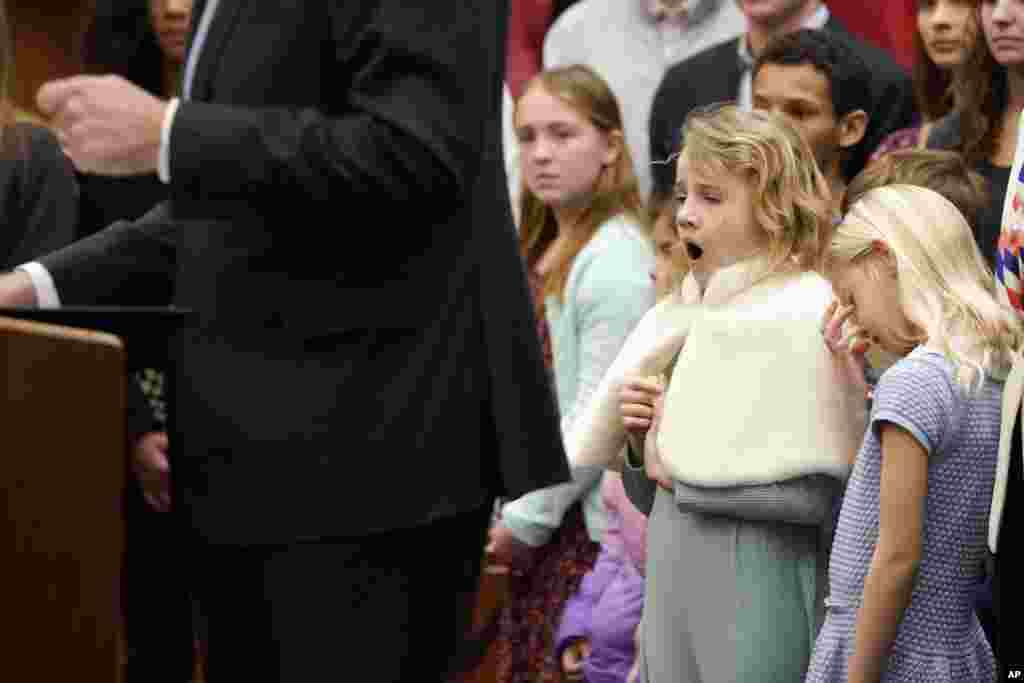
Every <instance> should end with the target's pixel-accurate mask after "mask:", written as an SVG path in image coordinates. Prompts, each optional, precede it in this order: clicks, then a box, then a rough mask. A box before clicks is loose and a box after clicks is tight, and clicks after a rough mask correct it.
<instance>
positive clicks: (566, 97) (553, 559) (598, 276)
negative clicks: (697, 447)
mask: <svg viewBox="0 0 1024 683" xmlns="http://www.w3.org/2000/svg"><path fill="white" fill-rule="evenodd" d="M514 127H515V131H516V137H517V139H518V143H519V154H520V171H521V177H522V183H523V187H522V191H521V195H520V196H521V200H520V211H519V215H520V221H521V226H520V245H521V249H522V252H523V257H524V260H525V262H526V265H527V268H528V270H529V272H530V275H531V279H532V280H533V281H534V283H535V292H536V300H537V309H538V314H539V315H538V318H539V319H540V321H541V324H542V326H543V327H545V328H546V329H545V330H542V338H546V339H547V340H548V342H549V344H550V358H551V370H552V383H553V388H554V390H555V392H556V394H557V398H558V405H559V409H560V410H561V413H562V426H563V434H564V433H566V431H567V430H568V429H569V427H570V425H571V424H572V422H573V419H574V417H575V415H576V414H577V413H578V411H579V410H580V408H581V406H583V405H585V403H586V401H587V399H588V397H589V396H590V395H591V394H592V393H593V392H594V390H595V389H596V388H597V385H598V384H599V382H600V381H601V378H602V376H603V375H604V372H605V370H606V369H607V368H608V366H609V365H610V364H611V362H612V360H614V358H615V356H616V355H617V354H618V351H619V349H620V347H621V346H622V344H623V342H624V341H625V340H626V338H627V337H628V336H629V333H630V332H631V331H632V329H633V327H634V326H635V325H636V323H637V322H638V321H639V320H640V318H641V317H642V316H643V314H644V313H645V312H646V311H647V309H648V308H650V306H651V305H652V304H653V302H654V287H653V283H652V281H651V278H650V272H651V270H652V268H653V265H654V251H653V248H652V246H651V243H650V239H649V237H648V235H647V231H646V229H645V225H644V221H643V219H642V217H641V203H640V196H639V190H638V186H637V181H636V176H635V173H634V169H633V163H632V159H631V156H630V153H629V149H628V147H627V146H626V143H625V140H624V138H623V133H622V117H621V113H620V110H619V106H618V103H617V102H616V100H615V98H614V96H613V95H612V93H611V91H610V90H609V88H608V86H607V84H606V83H605V82H604V81H603V80H601V78H600V77H599V76H598V75H597V74H596V73H594V72H593V71H592V70H590V69H589V68H586V67H582V66H572V67H566V68H562V69H555V70H551V71H545V72H543V73H541V74H539V75H538V76H537V77H536V78H534V79H533V80H532V81H531V82H530V83H529V84H528V86H527V87H526V89H525V90H524V92H523V95H522V96H521V97H520V98H519V100H518V101H517V103H516V107H515V113H514ZM600 482H601V470H600V469H598V468H593V469H592V470H590V471H584V472H580V473H579V474H578V476H577V477H576V478H575V479H574V480H573V481H572V482H570V483H567V484H563V485H559V486H555V487H552V488H549V489H543V490H540V491H535V492H533V493H530V494H527V495H526V496H523V497H522V498H519V499H517V500H514V501H509V502H506V503H505V505H504V506H503V507H502V510H501V515H500V519H499V520H498V521H497V522H496V523H495V525H494V527H493V528H492V530H491V534H490V543H489V545H488V551H489V554H490V556H491V558H492V560H493V561H495V562H497V563H501V564H507V565H510V566H511V567H512V569H513V572H512V580H511V582H510V584H511V585H510V593H511V597H510V599H509V601H508V603H507V604H506V607H505V610H504V613H503V616H502V619H501V629H500V633H499V637H498V642H497V649H498V652H499V653H500V655H499V666H498V669H499V673H498V681H500V682H502V683H505V682H509V681H523V682H526V681H529V682H530V683H534V682H536V681H555V680H559V679H560V676H561V673H560V667H559V666H558V665H557V664H556V663H555V661H554V657H553V639H554V632H555V629H556V628H557V625H558V623H557V621H558V618H559V616H560V615H561V613H562V608H563V605H564V603H565V600H566V599H567V598H568V596H569V595H571V594H572V593H574V592H575V591H576V589H577V587H578V585H579V581H580V579H581V578H582V576H583V574H585V573H586V572H587V571H589V570H590V569H591V567H592V566H593V564H594V560H595V558H596V556H597V550H598V544H599V543H600V541H601V538H602V534H603V531H604V527H605V523H606V521H605V512H604V507H603V504H602V502H601V494H600Z"/></svg>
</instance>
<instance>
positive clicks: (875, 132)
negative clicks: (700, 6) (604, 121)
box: [649, 0, 914, 198]
mask: <svg viewBox="0 0 1024 683" xmlns="http://www.w3.org/2000/svg"><path fill="white" fill-rule="evenodd" d="M735 2H737V3H738V4H739V6H740V9H741V10H742V11H743V14H744V15H745V16H746V19H747V32H746V33H745V34H743V35H742V36H740V37H739V38H737V39H735V40H730V41H727V42H724V43H720V44H718V45H716V46H714V47H711V48H708V49H707V50H704V51H703V52H700V53H698V54H696V55H694V56H693V57H690V58H689V59H686V60H684V61H682V62H680V63H679V64H676V65H675V66H673V67H672V68H671V69H669V71H668V72H667V73H666V74H665V77H664V78H663V79H662V81H661V85H659V86H658V90H657V92H656V93H655V95H654V103H653V105H652V107H651V119H650V122H649V125H650V136H651V160H652V169H651V170H652V175H653V178H654V182H653V185H654V186H653V190H652V194H653V195H654V196H655V197H659V198H663V197H668V196H670V195H671V193H672V186H673V184H674V182H675V164H674V163H672V162H668V161H667V160H669V159H670V158H671V157H672V155H673V154H675V153H677V152H678V151H679V144H680V140H679V133H680V130H681V128H682V125H683V121H685V120H686V115H687V114H689V113H690V111H691V110H693V109H694V108H696V107H700V106H705V105H709V104H712V103H715V102H722V101H726V100H731V101H736V102H738V103H739V104H740V106H743V107H748V108H749V107H750V106H751V96H750V74H751V69H752V67H753V65H754V61H755V60H756V59H757V56H758V55H759V54H760V52H761V50H763V49H764V47H765V46H766V45H767V44H768V43H769V41H770V40H771V39H772V38H774V37H775V36H778V35H783V34H785V33H790V32H792V31H796V30H798V29H801V28H817V29H821V28H823V29H825V30H829V31H832V32H834V33H836V34H838V35H840V36H842V37H843V38H844V39H845V40H847V41H848V44H849V47H850V48H851V49H852V50H853V51H854V52H855V53H856V55H857V56H858V57H859V58H860V59H861V60H862V61H863V62H864V64H865V65H867V67H868V69H869V70H870V72H871V75H872V79H871V107H870V109H869V110H868V112H867V113H868V126H867V131H866V132H865V134H864V140H863V142H862V143H861V144H860V145H859V147H858V148H857V150H856V152H855V153H852V154H850V155H849V156H848V157H847V158H846V159H845V161H844V164H843V171H844V175H845V176H846V177H847V178H852V177H853V176H854V175H856V174H857V173H858V172H859V171H860V169H862V168H863V167H864V164H865V163H866V162H867V160H868V157H869V156H870V155H871V152H872V151H873V150H874V149H875V147H877V146H878V144H879V143H880V142H881V141H882V139H883V138H884V137H885V136H886V135H888V134H889V133H891V132H892V131H894V130H897V129H899V128H904V127H906V126H909V125H910V124H911V121H912V118H913V115H914V100H913V91H912V87H911V81H910V77H909V76H908V75H907V73H906V72H904V71H903V69H902V68H901V67H900V66H899V65H897V64H896V62H895V61H893V59H892V58H891V57H890V56H889V55H888V54H887V53H886V52H885V51H883V50H881V49H879V48H877V47H875V46H873V45H869V44H867V43H864V42H862V41H859V40H857V39H856V38H854V37H853V36H852V35H850V34H849V33H848V32H847V31H846V30H845V29H844V28H843V27H842V26H841V25H840V24H839V22H837V21H836V20H835V19H834V18H833V17H832V16H831V15H830V14H829V12H828V8H827V7H826V6H825V5H824V3H822V2H821V0H735Z"/></svg>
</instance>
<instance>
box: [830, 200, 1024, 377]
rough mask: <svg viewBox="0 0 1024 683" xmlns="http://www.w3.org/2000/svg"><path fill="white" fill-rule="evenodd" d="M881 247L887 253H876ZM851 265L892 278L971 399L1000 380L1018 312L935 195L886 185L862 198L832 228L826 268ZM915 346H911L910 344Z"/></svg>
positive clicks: (1017, 344) (1016, 340) (1015, 340)
mask: <svg viewBox="0 0 1024 683" xmlns="http://www.w3.org/2000/svg"><path fill="white" fill-rule="evenodd" d="M877 242H882V243H884V244H885V245H886V246H887V247H888V250H889V253H888V254H884V253H880V252H879V250H877V249H875V248H874V244H875V243H877ZM851 265H859V266H863V267H864V268H865V272H866V273H867V274H868V276H869V277H878V276H880V275H881V274H882V273H885V272H888V273H890V274H893V273H894V274H895V275H896V278H897V282H898V287H899V298H900V304H901V305H902V307H903V313H904V315H905V316H906V317H907V319H908V320H909V321H910V323H911V324H912V325H914V326H915V327H917V328H919V329H920V330H921V332H922V337H921V338H920V339H918V340H917V341H918V342H920V341H923V340H924V339H927V340H928V342H929V343H930V344H932V345H933V346H935V347H937V348H938V349H941V350H942V352H943V353H944V354H945V355H946V357H947V358H948V359H949V360H950V362H952V363H953V364H954V365H955V366H956V369H957V380H958V382H959V383H960V385H961V387H963V389H964V391H965V392H966V393H968V394H969V393H973V392H975V391H976V390H978V389H980V388H981V385H982V383H983V382H984V380H985V375H986V374H989V375H992V374H996V375H998V374H1001V373H1005V371H1006V370H1007V369H1008V368H1009V366H1010V364H1011V363H1012V360H1013V355H1014V354H1015V353H1016V352H1017V351H1018V350H1019V349H1020V348H1021V344H1022V342H1024V329H1022V326H1021V321H1020V320H1019V318H1018V316H1017V314H1016V313H1014V312H1013V310H1011V309H1010V308H1009V307H1006V306H1004V305H1003V304H1001V303H999V301H998V300H997V299H996V287H995V278H994V277H993V275H992V272H991V271H990V270H989V268H988V265H987V264H986V263H985V259H984V258H983V257H982V255H981V252H980V251H979V250H978V247H977V244H976V243H975V241H974V236H973V234H972V233H971V229H970V227H969V226H968V225H967V221H966V220H965V219H964V217H963V215H962V214H961V213H960V212H959V211H958V210H957V208H956V206H954V205H953V204H952V202H950V201H949V200H948V199H946V198H945V197H943V196H942V195H940V194H939V193H937V192H934V191H932V190H929V189H927V188H923V187H917V186H913V185H889V186H887V187H879V188H876V189H873V190H870V191H868V192H867V193H865V194H864V195H863V196H862V197H861V198H860V199H859V200H858V201H857V202H856V203H854V205H853V206H852V207H850V211H849V212H848V213H847V214H846V217H845V218H844V220H843V222H842V224H841V225H839V227H838V228H836V230H835V234H834V235H833V237H832V241H831V244H830V245H829V248H828V250H827V252H826V254H825V260H824V269H825V272H826V273H827V274H832V275H834V274H836V273H837V272H838V271H839V270H840V269H844V268H846V267H849V266H851ZM908 341H911V340H908Z"/></svg>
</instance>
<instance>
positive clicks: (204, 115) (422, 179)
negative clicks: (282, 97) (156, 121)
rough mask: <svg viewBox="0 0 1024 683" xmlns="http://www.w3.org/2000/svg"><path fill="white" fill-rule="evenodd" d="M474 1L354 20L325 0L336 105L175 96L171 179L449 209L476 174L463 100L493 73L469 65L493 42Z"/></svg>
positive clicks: (384, 6)
mask: <svg viewBox="0 0 1024 683" xmlns="http://www.w3.org/2000/svg"><path fill="white" fill-rule="evenodd" d="M482 1H483V0H474V1H472V2H471V1H467V0H437V1H435V2H429V3H410V2H408V0H379V1H378V2H376V3H374V4H373V7H370V8H368V9H366V10H365V12H366V17H364V18H361V19H360V20H359V21H353V19H352V17H351V14H352V10H351V9H348V8H347V6H348V3H328V10H327V12H328V14H329V16H330V22H331V24H332V31H331V36H332V38H331V40H332V41H333V44H329V45H328V46H327V47H326V48H325V49H326V50H329V51H331V52H333V54H334V57H335V60H334V61H335V64H336V68H337V70H338V73H339V74H346V75H349V76H350V78H348V79H342V78H339V84H342V83H348V84H349V86H348V88H347V90H346V92H345V93H342V94H340V95H339V96H338V97H339V98H340V99H341V100H343V102H342V105H341V106H338V105H337V104H335V105H334V107H333V111H332V112H331V113H328V112H326V111H324V110H323V109H321V108H316V107H313V106H310V107H306V108H301V107H298V108H296V107H252V106H242V105H233V104H221V103H209V102H195V101H183V102H181V104H180V106H179V108H178V111H177V114H176V116H175V118H174V122H173V124H172V127H171V134H170V148H169V149H170V181H171V185H172V186H173V187H175V188H179V189H181V190H183V191H184V192H185V193H186V194H187V195H189V196H191V197H193V198H196V199H200V200H216V199H245V198H253V197H255V198H264V199H265V198H266V197H272V198H273V199H274V200H277V201H287V200H291V199H296V200H301V201H302V202H303V203H307V204H308V203H309V202H311V201H327V200H332V201H334V202H337V200H338V198H339V196H350V197H356V198H359V199H360V201H361V202H371V203H372V202H380V203H383V202H387V203H388V205H389V206H391V207H395V206H396V204H399V205H402V204H407V205H409V206H410V208H411V209H413V210H417V211H423V210H424V209H425V208H431V209H435V210H438V211H450V210H451V209H452V208H453V207H455V206H456V205H457V204H458V203H459V202H461V201H463V200H464V198H465V196H466V194H467V193H468V191H469V188H470V186H471V184H472V180H473V178H474V177H475V175H476V172H477V167H478V165H479V140H480V137H481V134H482V130H483V127H484V126H485V125H487V122H486V121H482V120H481V114H482V112H483V111H484V108H483V107H475V106H467V101H472V99H473V98H474V97H478V96H480V94H479V92H478V91H477V88H480V87H482V86H483V82H484V80H483V79H485V78H492V77H494V75H493V74H490V73H484V66H467V63H468V64H472V63H473V59H474V54H480V53H481V51H482V50H492V49H494V48H493V46H489V45H483V44H481V41H480V39H479V37H480V35H481V27H480V26H479V23H480V20H479V16H486V13H481V11H480V10H479V8H478V7H476V5H477V2H482ZM353 24H358V26H357V27H355V28H353V26H352V25H353ZM242 30H244V29H240V31H242ZM484 33H485V34H486V31H485V32H484ZM490 61H491V60H488V59H480V60H478V62H479V63H480V65H486V64H488V63H490ZM294 77H295V78H302V77H303V75H302V74H294ZM339 87H341V85H339ZM288 227H289V229H290V226H288Z"/></svg>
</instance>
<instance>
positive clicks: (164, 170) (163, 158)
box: [156, 97, 180, 184]
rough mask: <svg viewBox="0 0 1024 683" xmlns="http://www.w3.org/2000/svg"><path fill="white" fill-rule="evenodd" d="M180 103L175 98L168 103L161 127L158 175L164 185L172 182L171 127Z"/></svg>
mask: <svg viewBox="0 0 1024 683" xmlns="http://www.w3.org/2000/svg"><path fill="white" fill-rule="evenodd" d="M179 102H180V100H179V99H178V98H177V97H174V98H171V101H170V102H168V103H167V110H166V111H165V112H164V120H163V123H162V124H161V126H160V159H159V160H158V161H157V165H156V173H157V175H158V176H160V182H162V183H164V184H166V183H169V182H171V125H172V124H173V123H174V115H175V114H176V113H178V104H179Z"/></svg>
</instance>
